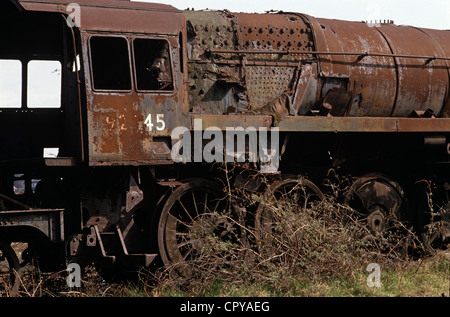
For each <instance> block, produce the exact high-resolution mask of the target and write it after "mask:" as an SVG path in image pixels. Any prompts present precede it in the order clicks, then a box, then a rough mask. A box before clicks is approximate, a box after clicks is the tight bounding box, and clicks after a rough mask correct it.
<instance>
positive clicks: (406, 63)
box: [307, 16, 450, 117]
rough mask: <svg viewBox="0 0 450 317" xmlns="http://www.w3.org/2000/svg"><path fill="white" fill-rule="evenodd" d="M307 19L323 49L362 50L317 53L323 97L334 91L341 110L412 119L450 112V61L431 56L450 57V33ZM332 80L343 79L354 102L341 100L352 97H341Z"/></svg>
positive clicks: (350, 113)
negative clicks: (415, 115)
mask: <svg viewBox="0 0 450 317" xmlns="http://www.w3.org/2000/svg"><path fill="white" fill-rule="evenodd" d="M307 18H308V20H309V21H310V23H311V26H312V30H313V32H314V38H315V46H316V51H317V52H325V53H326V52H330V53H331V52H332V53H361V55H358V54H356V55H355V54H349V55H346V54H343V55H339V54H333V55H326V54H320V55H317V56H318V67H319V75H320V76H322V77H323V81H324V83H325V85H324V86H323V87H322V92H321V95H322V98H325V99H326V98H327V94H330V95H331V97H330V99H331V101H329V102H330V103H331V104H332V105H333V107H334V108H337V109H334V113H335V114H337V115H345V116H373V117H375V116H393V117H406V116H409V115H411V113H413V112H415V111H424V110H432V112H433V113H434V114H435V115H436V116H448V114H449V112H450V107H449V102H448V91H449V68H448V66H449V65H448V63H449V61H447V60H441V59H429V58H427V57H449V56H450V31H441V30H428V29H420V28H415V27H411V26H397V25H394V24H392V23H384V24H378V25H377V24H368V23H364V22H349V21H339V20H329V19H316V18H313V17H309V16H307ZM365 54H367V55H365ZM389 55H390V56H389ZM327 82H330V83H333V82H334V83H340V86H341V87H340V88H341V91H342V93H344V91H343V90H342V88H344V90H345V93H347V94H348V99H350V102H339V100H347V99H345V98H342V96H341V97H340V98H336V96H334V95H336V94H334V95H333V94H332V93H331V92H332V91H333V89H335V87H336V85H335V86H333V85H328V86H326V83H327ZM327 87H328V88H327ZM333 102H334V104H333Z"/></svg>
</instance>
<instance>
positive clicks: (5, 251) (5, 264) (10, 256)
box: [0, 241, 20, 296]
mask: <svg viewBox="0 0 450 317" xmlns="http://www.w3.org/2000/svg"><path fill="white" fill-rule="evenodd" d="M19 268H20V265H19V259H18V258H17V255H16V253H15V252H14V250H13V248H12V247H11V246H10V245H9V243H6V242H4V241H0V296H2V295H9V296H15V295H16V294H17V291H18V289H19V281H18V277H17V274H18V272H19Z"/></svg>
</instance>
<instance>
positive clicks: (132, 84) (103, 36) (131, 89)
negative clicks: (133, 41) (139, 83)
mask: <svg viewBox="0 0 450 317" xmlns="http://www.w3.org/2000/svg"><path fill="white" fill-rule="evenodd" d="M93 38H119V39H123V40H124V41H125V43H126V46H127V54H128V71H129V79H130V82H129V84H130V89H116V88H111V89H105V88H96V87H95V78H94V77H95V76H94V60H93V58H92V45H91V40H92V39H93ZM87 46H88V48H89V49H88V54H89V68H90V69H89V73H90V74H89V78H90V81H91V89H92V91H94V92H99V93H132V92H133V89H134V80H133V77H134V74H133V68H132V51H131V49H130V41H129V39H128V37H126V36H124V35H119V34H90V35H89V36H88V38H87Z"/></svg>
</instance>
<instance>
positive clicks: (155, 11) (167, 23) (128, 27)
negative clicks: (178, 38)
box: [11, 0, 184, 35]
mask: <svg viewBox="0 0 450 317" xmlns="http://www.w3.org/2000/svg"><path fill="white" fill-rule="evenodd" d="M11 1H13V2H15V4H16V5H18V6H19V7H20V8H23V9H24V10H26V11H35V12H56V13H61V14H64V15H67V16H68V15H71V14H72V15H74V14H75V11H74V10H75V9H74V7H73V6H71V5H73V4H76V5H79V9H80V12H79V20H78V22H79V23H77V27H78V28H79V29H80V30H81V31H99V32H120V33H128V32H130V33H151V34H173V35H175V34H178V33H179V32H180V30H181V28H182V23H183V22H184V20H183V19H184V18H183V14H182V12H181V11H180V10H178V9H176V8H175V7H173V6H170V5H166V4H159V3H149V2H136V1H128V0H77V1H73V0H11Z"/></svg>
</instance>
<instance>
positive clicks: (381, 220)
mask: <svg viewBox="0 0 450 317" xmlns="http://www.w3.org/2000/svg"><path fill="white" fill-rule="evenodd" d="M367 224H368V226H369V228H370V229H372V230H373V231H374V232H383V230H384V229H385V217H384V213H383V212H382V211H380V210H375V211H374V212H372V213H370V214H369V216H368V217H367Z"/></svg>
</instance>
